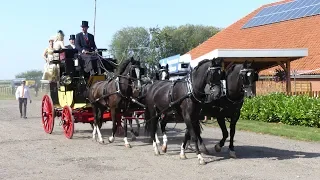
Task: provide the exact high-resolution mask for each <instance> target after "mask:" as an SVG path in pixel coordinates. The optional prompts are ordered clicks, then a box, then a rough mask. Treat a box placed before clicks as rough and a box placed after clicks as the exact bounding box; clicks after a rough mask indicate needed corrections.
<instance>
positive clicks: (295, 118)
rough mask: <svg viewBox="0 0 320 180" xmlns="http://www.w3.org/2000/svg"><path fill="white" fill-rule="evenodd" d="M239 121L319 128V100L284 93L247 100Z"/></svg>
mask: <svg viewBox="0 0 320 180" xmlns="http://www.w3.org/2000/svg"><path fill="white" fill-rule="evenodd" d="M241 119H246V120H254V121H265V122H273V123H278V122H281V123H283V124H288V125H299V126H308V127H318V128H320V99H316V98H311V97H308V96H303V95H299V96H287V95H285V94H284V93H272V94H269V95H266V96H257V97H254V98H251V99H249V98H247V99H245V102H244V104H243V106H242V109H241Z"/></svg>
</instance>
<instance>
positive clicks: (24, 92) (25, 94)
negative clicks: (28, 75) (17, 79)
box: [16, 80, 32, 119]
mask: <svg viewBox="0 0 320 180" xmlns="http://www.w3.org/2000/svg"><path fill="white" fill-rule="evenodd" d="M16 99H17V100H18V101H19V110H20V117H21V118H24V119H27V116H26V115H27V104H28V100H30V103H31V102H32V101H31V97H30V93H29V88H28V87H27V86H26V81H24V80H23V81H22V82H21V86H19V87H18V88H17V91H16ZM22 106H23V110H22Z"/></svg>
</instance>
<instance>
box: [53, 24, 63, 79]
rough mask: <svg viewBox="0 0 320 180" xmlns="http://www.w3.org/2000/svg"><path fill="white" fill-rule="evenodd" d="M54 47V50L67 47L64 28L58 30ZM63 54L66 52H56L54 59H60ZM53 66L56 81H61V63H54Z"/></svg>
mask: <svg viewBox="0 0 320 180" xmlns="http://www.w3.org/2000/svg"><path fill="white" fill-rule="evenodd" d="M53 49H54V50H61V49H66V47H65V46H64V33H63V31H62V30H59V31H58V34H57V36H56V39H55V41H54V43H53ZM61 55H64V54H59V53H54V54H53V59H54V60H59V59H60V57H61ZM61 58H62V57H61ZM52 68H53V75H52V77H53V79H55V81H56V82H59V80H60V66H59V64H52ZM58 84H59V83H58Z"/></svg>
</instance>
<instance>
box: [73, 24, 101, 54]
mask: <svg viewBox="0 0 320 180" xmlns="http://www.w3.org/2000/svg"><path fill="white" fill-rule="evenodd" d="M81 27H82V32H81V33H78V34H77V35H76V49H77V50H78V52H79V53H86V52H90V51H95V50H96V49H97V46H96V43H95V42H94V37H93V35H92V34H90V33H88V28H89V25H88V21H82V25H81Z"/></svg>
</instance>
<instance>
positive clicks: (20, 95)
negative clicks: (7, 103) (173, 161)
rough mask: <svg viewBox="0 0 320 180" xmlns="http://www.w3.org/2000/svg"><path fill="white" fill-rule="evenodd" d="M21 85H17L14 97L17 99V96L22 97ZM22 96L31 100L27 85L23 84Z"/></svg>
mask: <svg viewBox="0 0 320 180" xmlns="http://www.w3.org/2000/svg"><path fill="white" fill-rule="evenodd" d="M22 88H23V87H22V85H21V86H19V87H18V88H17V90H16V99H17V100H18V99H19V98H22ZM23 98H27V99H28V100H31V97H30V93H29V88H28V86H24V96H23Z"/></svg>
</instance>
